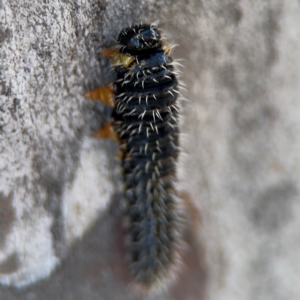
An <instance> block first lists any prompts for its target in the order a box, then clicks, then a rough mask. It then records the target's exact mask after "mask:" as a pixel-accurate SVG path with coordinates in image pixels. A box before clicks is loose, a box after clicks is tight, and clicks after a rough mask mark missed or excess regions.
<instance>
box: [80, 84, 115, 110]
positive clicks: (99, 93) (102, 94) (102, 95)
mask: <svg viewBox="0 0 300 300" xmlns="http://www.w3.org/2000/svg"><path fill="white" fill-rule="evenodd" d="M83 95H84V97H86V98H89V99H91V100H98V101H101V102H102V103H103V104H108V105H109V106H111V107H114V106H115V98H114V95H115V94H114V90H113V86H112V84H110V85H107V86H102V87H100V88H97V89H94V90H90V91H86V92H85V93H84V94H83Z"/></svg>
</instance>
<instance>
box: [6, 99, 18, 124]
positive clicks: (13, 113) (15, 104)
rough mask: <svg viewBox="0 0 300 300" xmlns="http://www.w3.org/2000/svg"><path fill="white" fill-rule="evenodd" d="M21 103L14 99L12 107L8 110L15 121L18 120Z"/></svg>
mask: <svg viewBox="0 0 300 300" xmlns="http://www.w3.org/2000/svg"><path fill="white" fill-rule="evenodd" d="M20 102H21V100H20V99H18V98H14V100H13V104H12V106H10V107H9V108H8V110H9V111H10V113H11V116H12V117H13V119H14V120H17V111H18V108H19V106H20Z"/></svg>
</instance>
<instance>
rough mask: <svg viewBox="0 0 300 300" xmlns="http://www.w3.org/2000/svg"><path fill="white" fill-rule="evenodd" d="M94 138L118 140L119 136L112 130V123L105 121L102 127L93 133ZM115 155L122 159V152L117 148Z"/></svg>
mask: <svg viewBox="0 0 300 300" xmlns="http://www.w3.org/2000/svg"><path fill="white" fill-rule="evenodd" d="M94 138H97V139H112V140H114V141H119V138H118V136H117V134H116V132H115V130H114V127H113V125H112V122H110V123H107V124H106V125H105V126H104V127H102V128H101V129H99V130H98V131H96V132H95V133H94ZM116 157H117V158H119V159H122V157H123V152H122V150H121V149H119V151H118V153H117V154H116Z"/></svg>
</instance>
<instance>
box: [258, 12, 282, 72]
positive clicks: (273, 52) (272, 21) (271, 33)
mask: <svg viewBox="0 0 300 300" xmlns="http://www.w3.org/2000/svg"><path fill="white" fill-rule="evenodd" d="M280 19H281V18H280V16H279V11H275V10H271V9H267V11H266V13H265V18H264V23H263V26H262V28H263V33H264V37H265V45H266V48H267V50H268V52H267V55H266V66H268V67H270V66H272V65H273V64H274V62H275V61H276V59H277V57H278V53H277V47H276V36H277V34H278V32H279V28H280V26H279V24H278V20H280Z"/></svg>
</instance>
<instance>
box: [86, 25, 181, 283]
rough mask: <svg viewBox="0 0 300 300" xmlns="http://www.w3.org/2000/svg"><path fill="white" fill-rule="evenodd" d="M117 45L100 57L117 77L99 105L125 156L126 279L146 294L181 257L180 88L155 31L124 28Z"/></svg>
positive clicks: (151, 26) (166, 275)
mask: <svg viewBox="0 0 300 300" xmlns="http://www.w3.org/2000/svg"><path fill="white" fill-rule="evenodd" d="M118 43H119V47H118V49H106V50H104V51H103V53H104V54H106V56H108V57H110V58H112V59H113V60H112V65H113V68H114V70H115V72H116V74H117V79H116V81H115V82H114V84H113V90H111V93H112V99H113V100H112V101H110V100H109V101H103V102H105V103H110V102H112V103H111V106H113V112H112V117H113V122H112V124H113V128H114V131H115V133H116V137H117V139H118V140H119V142H120V149H121V152H122V167H123V178H124V186H125V201H126V211H125V217H126V219H127V222H126V224H127V227H126V234H127V235H128V238H127V241H128V243H127V245H126V247H127V251H128V254H129V255H128V256H129V257H130V273H131V275H132V277H133V278H134V280H135V282H136V283H138V284H140V285H142V286H144V287H149V288H150V287H153V286H155V285H160V283H161V281H162V280H163V279H165V278H168V277H169V276H170V275H169V273H168V272H169V271H170V269H172V267H173V266H174V265H175V261H176V260H177V255H178V251H177V250H178V244H179V243H178V227H179V226H178V224H179V217H178V214H177V205H178V198H177V191H176V186H175V183H176V161H177V157H178V152H179V147H178V134H179V129H178V113H179V112H178V107H177V104H176V101H177V95H178V91H177V90H176V88H177V85H178V82H177V79H176V76H175V71H174V67H173V63H172V59H171V58H170V56H169V52H170V49H169V47H167V46H165V45H164V44H163V42H162V40H161V36H160V33H159V31H158V29H157V28H156V27H155V26H154V25H146V24H142V25H136V26H132V27H129V28H125V29H123V30H122V31H121V33H120V34H119V38H118ZM95 91H96V92H95V93H94V94H95V95H100V96H101V98H103V95H104V94H105V95H106V92H105V93H104V94H101V93H102V91H103V89H102V90H101V92H100V91H97V90H95ZM88 96H89V97H93V91H92V93H89V94H88ZM96 98H97V96H94V99H96Z"/></svg>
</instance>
